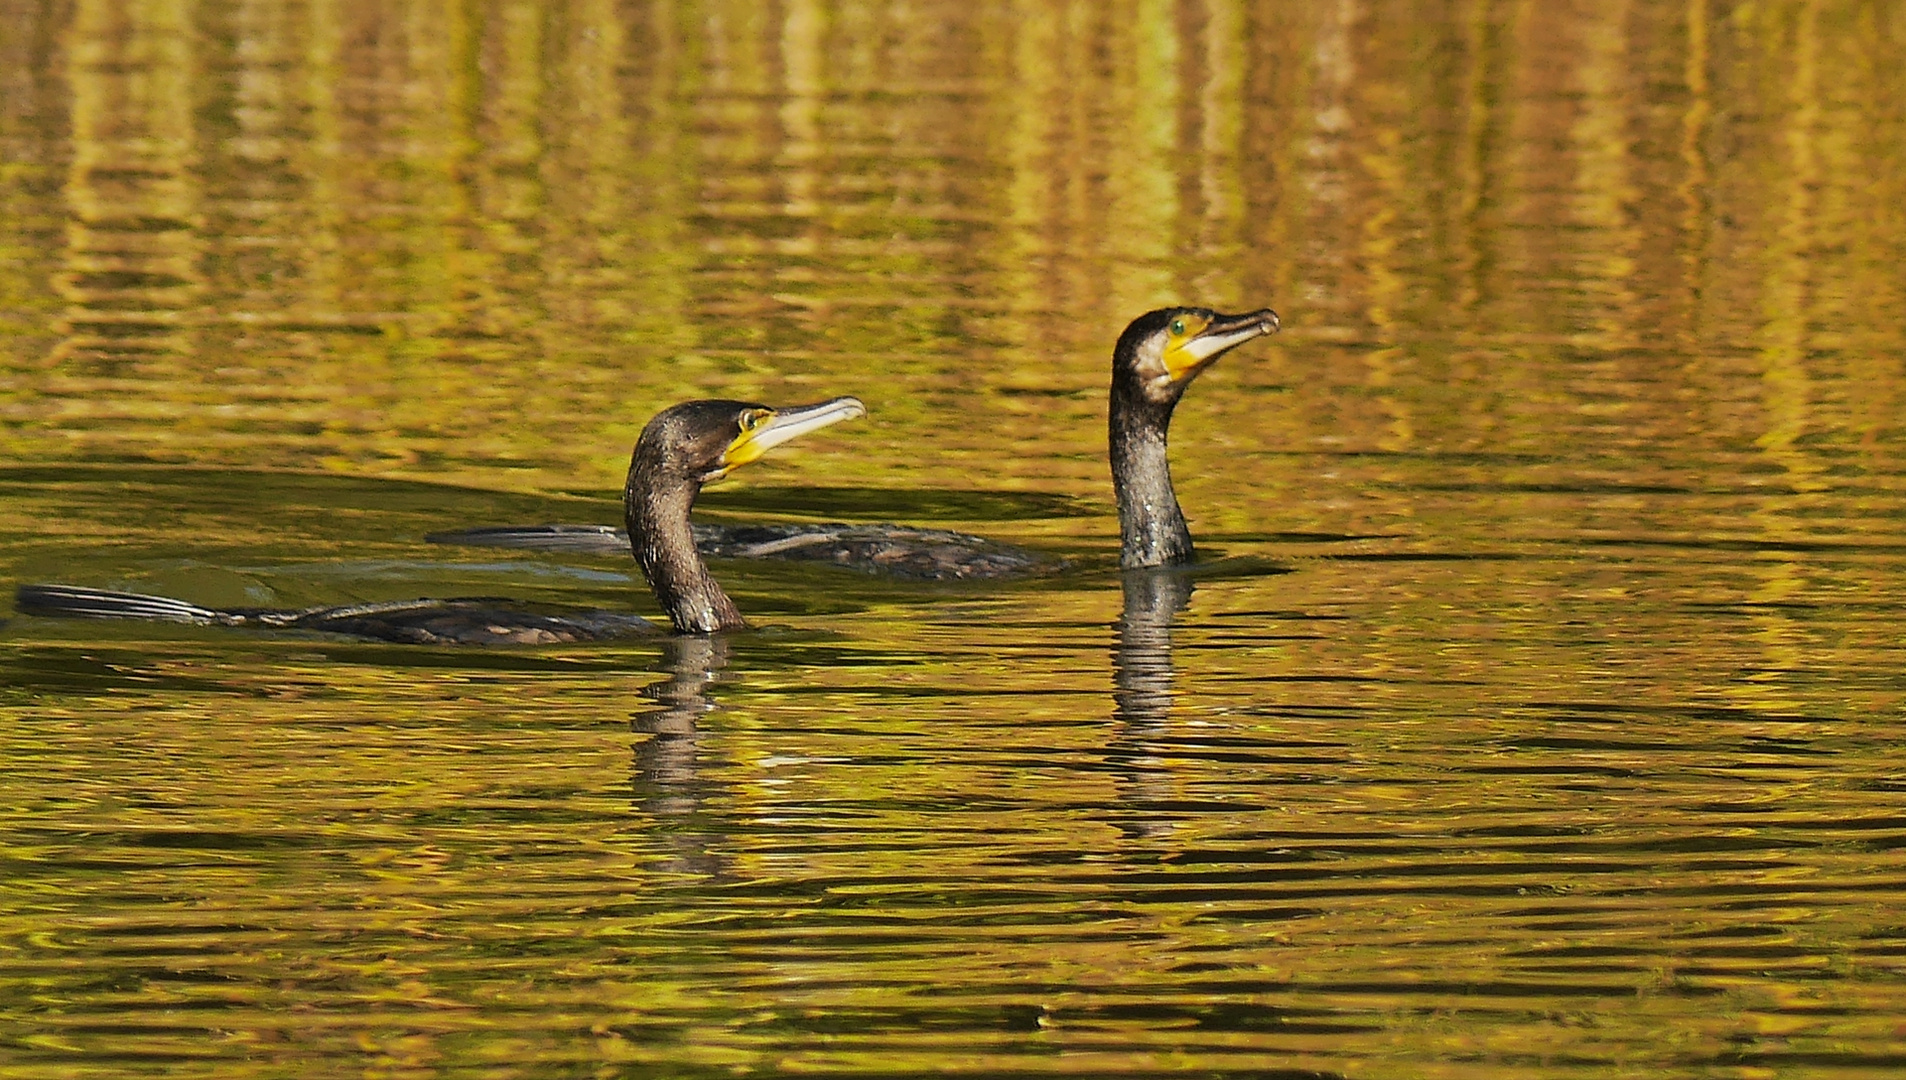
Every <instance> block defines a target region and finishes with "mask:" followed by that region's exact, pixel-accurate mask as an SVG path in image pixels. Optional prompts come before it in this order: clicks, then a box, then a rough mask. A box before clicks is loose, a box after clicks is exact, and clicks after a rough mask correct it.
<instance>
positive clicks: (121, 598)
mask: <svg viewBox="0 0 1906 1080" xmlns="http://www.w3.org/2000/svg"><path fill="white" fill-rule="evenodd" d="M13 606H14V608H16V609H17V610H18V611H19V612H20V613H21V614H23V615H45V616H52V617H55V618H69V619H156V620H159V621H161V622H182V623H200V624H207V623H216V622H223V621H224V620H223V619H222V618H221V617H220V614H219V613H218V612H216V611H213V610H211V609H210V608H202V607H199V606H198V605H196V604H188V603H186V602H185V601H183V600H174V599H172V598H171V597H169V596H147V595H145V594H143V593H129V592H112V591H110V590H107V589H87V588H82V587H81V586H78V585H22V586H20V588H19V591H18V592H16V593H14V595H13Z"/></svg>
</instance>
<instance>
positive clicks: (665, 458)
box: [629, 397, 867, 487]
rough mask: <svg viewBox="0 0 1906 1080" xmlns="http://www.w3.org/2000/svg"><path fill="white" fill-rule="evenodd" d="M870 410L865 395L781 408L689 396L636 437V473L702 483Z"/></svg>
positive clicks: (633, 464)
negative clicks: (791, 442) (796, 440)
mask: <svg viewBox="0 0 1906 1080" xmlns="http://www.w3.org/2000/svg"><path fill="white" fill-rule="evenodd" d="M865 415H867V407H866V406H864V405H862V404H861V403H860V399H858V398H851V397H838V398H834V399H833V400H831V401H823V402H820V403H818V404H815V405H796V406H792V407H789V408H784V409H776V408H773V407H770V406H767V405H760V404H756V403H754V402H749V401H715V400H710V401H685V402H683V403H682V404H680V405H674V406H671V407H669V408H666V409H663V410H662V411H661V412H659V413H656V414H655V417H654V419H652V420H650V421H649V422H648V426H647V427H644V428H643V429H642V435H641V437H640V438H638V439H636V441H635V456H634V459H633V461H632V462H631V465H630V470H629V471H630V477H631V479H633V478H634V477H635V474H636V473H637V472H638V471H640V472H643V473H646V474H648V475H649V476H650V477H652V478H653V480H654V481H656V482H660V483H669V482H674V483H688V484H693V485H695V486H697V487H699V486H700V485H702V484H706V483H710V482H712V481H715V480H719V479H721V478H722V477H724V476H727V475H728V474H729V473H731V472H733V471H734V470H736V469H738V468H740V467H741V466H743V465H746V464H748V463H749V462H751V461H754V460H755V459H756V458H759V457H760V456H761V455H763V454H765V453H767V452H768V451H769V450H771V449H773V448H774V447H776V446H779V445H781V444H782V443H784V442H787V441H788V440H789V439H793V438H796V437H797V436H801V435H805V434H807V433H808V432H810V431H817V430H819V429H821V428H824V427H826V426H828V425H829V424H835V423H839V422H840V421H842V420H851V419H853V418H854V417H856V416H865Z"/></svg>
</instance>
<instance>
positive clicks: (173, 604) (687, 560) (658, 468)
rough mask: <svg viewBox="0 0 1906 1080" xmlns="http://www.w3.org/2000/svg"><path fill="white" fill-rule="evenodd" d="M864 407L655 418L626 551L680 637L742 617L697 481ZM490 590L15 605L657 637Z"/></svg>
mask: <svg viewBox="0 0 1906 1080" xmlns="http://www.w3.org/2000/svg"><path fill="white" fill-rule="evenodd" d="M866 414H867V409H866V407H865V406H863V405H862V404H861V403H860V401H859V400H858V399H856V398H851V397H839V398H834V399H833V400H831V401H823V402H821V403H819V404H817V405H803V406H798V407H795V408H789V409H773V408H769V407H768V406H766V405H757V404H754V403H751V402H743V401H690V402H685V403H683V404H680V405H676V406H673V407H671V408H668V409H664V410H663V411H661V412H660V413H657V414H656V415H655V417H654V418H653V419H651V420H650V421H649V422H648V426H646V427H644V428H643V429H642V434H641V437H639V438H638V439H637V440H636V443H635V451H634V453H632V454H631V455H630V460H629V475H628V481H627V483H626V484H625V486H624V488H623V504H624V508H625V509H624V516H625V520H626V521H627V523H628V533H627V535H628V536H630V537H633V538H634V542H633V543H632V544H630V545H629V549H630V550H632V551H633V552H634V554H635V559H636V561H637V562H638V563H640V564H641V566H642V574H643V576H644V577H646V578H647V579H648V582H649V588H650V589H651V590H653V591H654V593H655V598H656V600H658V601H660V602H661V605H662V609H663V610H664V611H666V612H667V613H668V617H669V622H670V623H671V624H672V625H673V626H674V628H675V631H676V632H677V633H681V634H709V633H714V632H716V631H719V630H737V629H740V628H742V627H745V626H746V625H747V623H746V622H745V621H744V620H743V619H742V617H741V612H740V611H738V610H736V608H735V605H734V602H733V601H731V600H729V599H728V594H727V593H725V592H723V591H722V589H721V586H720V585H719V584H718V583H716V581H715V579H714V578H713V577H712V576H711V575H710V574H709V573H708V567H707V566H706V565H704V564H703V562H702V559H701V555H700V554H699V553H698V552H697V551H696V548H695V539H694V536H693V535H692V534H691V532H690V530H689V523H688V511H689V508H690V507H692V506H693V505H694V503H695V497H696V496H697V495H699V494H700V493H701V489H702V485H703V484H707V483H709V482H711V481H714V480H719V479H721V478H722V477H724V476H726V475H728V473H730V472H732V471H733V470H735V469H738V468H740V467H741V466H743V465H746V464H748V463H749V462H751V461H754V460H755V459H756V458H759V457H760V456H761V455H762V454H765V453H767V452H768V450H770V449H772V448H773V447H775V446H778V445H780V444H781V443H784V442H787V441H788V440H789V439H792V438H795V437H796V436H799V435H804V434H806V433H808V432H810V431H815V430H817V429H819V428H824V427H826V426H828V425H829V424H834V423H838V422H840V421H842V420H847V419H851V418H853V417H856V416H865V415H866ZM507 602H508V601H499V600H495V599H491V598H487V597H479V598H469V599H454V600H435V599H423V600H403V601H396V602H393V603H373V604H349V605H344V606H341V607H316V608H302V609H289V610H288V609H273V608H224V609H217V608H205V607H199V606H198V605H196V604H191V603H187V602H185V601H183V600H174V599H171V598H169V597H163V596H146V595H142V594H139V593H124V592H111V591H107V590H103V589H88V588H80V587H76V586H70V585H22V586H20V589H19V592H18V594H17V596H16V598H15V606H16V607H18V609H19V610H20V611H21V612H23V613H26V614H30V615H51V616H78V617H85V618H102V619H157V620H162V621H166V622H188V623H200V624H208V625H221V626H264V627H274V628H285V629H298V630H320V631H325V632H328V633H335V634H346V635H350V636H353V637H362V638H372V639H376V640H381V641H397V642H405V643H411V644H505V643H518V644H547V643H552V642H562V641H594V640H600V639H604V638H613V637H623V636H627V635H630V634H642V633H653V632H655V631H656V629H657V628H656V627H655V625H654V624H652V623H650V622H649V621H648V620H646V619H643V618H641V617H640V616H637V615H630V614H624V613H620V612H610V611H583V612H566V613H559V614H539V613H536V612H530V611H523V610H520V609H512V608H507V607H498V606H497V605H498V604H499V603H507Z"/></svg>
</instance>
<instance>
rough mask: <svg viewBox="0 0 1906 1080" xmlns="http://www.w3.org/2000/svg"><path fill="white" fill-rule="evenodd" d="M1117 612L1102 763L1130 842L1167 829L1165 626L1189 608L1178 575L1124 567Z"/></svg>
mask: <svg viewBox="0 0 1906 1080" xmlns="http://www.w3.org/2000/svg"><path fill="white" fill-rule="evenodd" d="M1123 585H1124V593H1125V606H1124V610H1122V611H1121V612H1120V613H1119V617H1118V621H1117V622H1116V623H1114V624H1113V631H1114V640H1113V648H1112V684H1113V689H1112V718H1113V719H1114V720H1115V721H1117V723H1118V730H1117V732H1116V733H1115V734H1114V735H1113V737H1112V742H1111V745H1110V746H1109V747H1108V752H1107V754H1106V761H1107V764H1109V765H1110V766H1111V767H1112V768H1113V769H1114V770H1115V775H1116V776H1117V778H1118V786H1119V789H1120V796H1121V797H1120V799H1119V802H1120V804H1121V805H1122V806H1124V807H1126V808H1127V809H1128V811H1130V812H1131V813H1130V814H1129V816H1126V817H1124V818H1121V819H1120V820H1117V821H1114V822H1113V824H1114V825H1115V826H1116V827H1117V828H1118V829H1119V831H1120V832H1122V833H1124V834H1125V835H1126V836H1128V837H1131V838H1133V839H1141V838H1156V837H1162V836H1165V835H1167V834H1169V833H1170V832H1171V829H1172V822H1171V820H1170V818H1169V817H1168V816H1167V815H1168V813H1169V811H1168V810H1167V809H1166V807H1168V806H1169V804H1170V802H1171V799H1172V789H1171V774H1170V771H1169V769H1168V767H1167V765H1166V763H1165V761H1164V759H1163V757H1162V754H1163V752H1164V749H1165V748H1164V746H1163V745H1162V743H1163V742H1164V741H1165V740H1166V738H1167V732H1168V729H1169V727H1170V724H1171V698H1172V686H1171V684H1172V676H1173V670H1172V661H1171V632H1172V624H1173V622H1175V621H1176V620H1177V618H1178V613H1179V612H1181V611H1183V610H1185V608H1186V607H1187V606H1189V605H1190V603H1191V591H1192V588H1193V586H1192V580H1191V576H1190V575H1189V574H1187V573H1186V572H1184V571H1183V570H1174V569H1165V568H1159V569H1147V570H1127V571H1126V572H1125V575H1124V582H1123Z"/></svg>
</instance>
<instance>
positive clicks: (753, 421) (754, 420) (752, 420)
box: [741, 410, 761, 431]
mask: <svg viewBox="0 0 1906 1080" xmlns="http://www.w3.org/2000/svg"><path fill="white" fill-rule="evenodd" d="M760 425H761V414H760V413H758V412H754V411H752V410H751V411H749V412H745V413H742V414H741V430H743V431H753V430H754V429H755V428H757V427H759V426H760Z"/></svg>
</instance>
